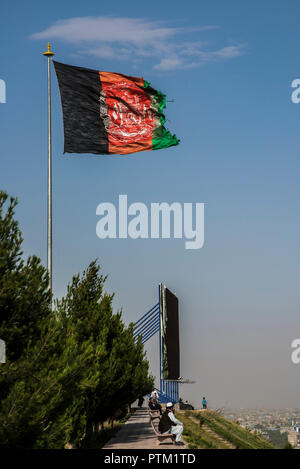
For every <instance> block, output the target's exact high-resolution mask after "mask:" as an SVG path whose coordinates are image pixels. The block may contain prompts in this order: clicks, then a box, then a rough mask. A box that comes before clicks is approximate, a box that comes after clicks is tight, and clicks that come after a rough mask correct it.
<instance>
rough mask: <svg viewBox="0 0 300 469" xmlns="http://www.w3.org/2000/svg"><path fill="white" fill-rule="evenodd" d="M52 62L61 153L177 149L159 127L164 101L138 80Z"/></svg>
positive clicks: (105, 152) (121, 152)
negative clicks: (60, 120)
mask: <svg viewBox="0 0 300 469" xmlns="http://www.w3.org/2000/svg"><path fill="white" fill-rule="evenodd" d="M53 63H54V67H55V71H56V75H57V80H58V84H59V88H60V95H61V102H62V110H63V122H64V152H65V153H95V154H110V153H112V154H121V155H124V154H128V153H135V152H138V151H145V150H158V149H160V148H167V147H170V146H172V145H178V143H179V139H178V138H177V137H176V135H172V134H171V133H170V132H169V131H168V130H167V129H166V128H165V127H164V124H165V116H164V114H163V109H164V108H165V107H166V96H165V95H164V94H163V93H161V92H160V91H156V90H155V89H154V88H152V87H151V86H150V84H149V83H148V82H147V81H145V80H144V79H143V78H138V77H131V76H127V75H123V74H121V73H111V72H102V71H96V70H91V69H87V68H82V67H75V66H71V65H66V64H62V63H59V62H55V61H54V62H53Z"/></svg>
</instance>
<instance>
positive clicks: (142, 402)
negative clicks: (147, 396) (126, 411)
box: [138, 396, 144, 408]
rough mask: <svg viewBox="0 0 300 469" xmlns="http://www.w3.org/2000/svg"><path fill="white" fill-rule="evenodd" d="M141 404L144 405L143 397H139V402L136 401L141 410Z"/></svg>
mask: <svg viewBox="0 0 300 469" xmlns="http://www.w3.org/2000/svg"><path fill="white" fill-rule="evenodd" d="M143 404H144V398H143V396H141V397H139V401H138V406H139V408H141V407H142V406H143Z"/></svg>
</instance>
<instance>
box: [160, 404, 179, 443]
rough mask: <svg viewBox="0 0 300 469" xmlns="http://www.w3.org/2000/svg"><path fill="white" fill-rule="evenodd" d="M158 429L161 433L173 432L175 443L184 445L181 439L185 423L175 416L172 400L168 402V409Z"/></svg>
mask: <svg viewBox="0 0 300 469" xmlns="http://www.w3.org/2000/svg"><path fill="white" fill-rule="evenodd" d="M158 429H159V431H160V433H163V434H167V433H172V434H173V435H175V445H178V446H180V445H184V443H183V442H182V441H181V435H182V432H183V423H182V422H180V420H178V419H177V418H176V417H175V415H174V405H173V403H172V402H168V403H167V405H166V410H165V412H164V413H163V415H162V417H161V419H160V422H159V425H158Z"/></svg>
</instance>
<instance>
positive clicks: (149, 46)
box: [31, 16, 244, 71]
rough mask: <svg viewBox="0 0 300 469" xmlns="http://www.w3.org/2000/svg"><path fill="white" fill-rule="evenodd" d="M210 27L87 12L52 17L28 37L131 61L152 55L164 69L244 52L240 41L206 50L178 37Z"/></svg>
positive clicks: (196, 42)
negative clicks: (173, 24) (186, 26)
mask: <svg viewBox="0 0 300 469" xmlns="http://www.w3.org/2000/svg"><path fill="white" fill-rule="evenodd" d="M211 29H216V27H215V26H211V25H204V26H199V27H189V28H183V27H171V26H169V25H167V24H166V22H162V21H150V20H146V19H142V18H118V17H104V16H98V17H91V16H87V17H79V18H69V19H64V20H59V21H56V22H55V23H54V24H52V25H50V26H49V27H48V28H47V29H45V30H44V31H41V32H38V33H35V34H33V35H32V36H31V37H32V38H33V39H45V40H53V39H57V40H61V41H64V42H67V43H69V44H74V45H76V48H77V53H79V54H88V55H93V56H95V57H99V58H103V59H113V60H130V61H131V62H136V61H138V60H142V59H143V60H149V59H150V60H151V59H152V61H153V60H154V62H155V63H154V65H153V68H155V69H156V70H164V71H167V70H174V69H179V68H191V67H198V66H201V65H203V64H205V63H208V62H212V61H216V60H226V59H233V58H235V57H238V56H240V55H242V54H243V53H244V47H243V46H242V45H233V46H224V47H222V48H220V49H217V50H215V51H210V50H207V49H208V43H207V42H204V41H199V40H197V39H195V40H194V41H187V40H182V35H187V34H192V33H193V34H195V33H196V34H197V33H198V34H199V33H200V32H205V31H209V30H211ZM184 37H185V36H184ZM180 39H181V40H180Z"/></svg>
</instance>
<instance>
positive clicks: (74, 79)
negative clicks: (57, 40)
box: [53, 61, 109, 154]
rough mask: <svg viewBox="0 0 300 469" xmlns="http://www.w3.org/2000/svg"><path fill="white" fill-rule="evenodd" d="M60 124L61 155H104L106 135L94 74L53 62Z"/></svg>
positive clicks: (103, 111) (99, 84)
mask: <svg viewBox="0 0 300 469" xmlns="http://www.w3.org/2000/svg"><path fill="white" fill-rule="evenodd" d="M53 63H54V67H55V72H56V76H57V80H58V85H59V89H60V97H61V104H62V110H63V122H64V153H96V154H107V153H109V150H108V135H107V129H106V128H105V120H104V119H103V118H102V117H101V116H103V115H105V114H107V111H106V112H105V110H103V109H102V110H101V112H100V106H102V107H103V104H104V105H105V103H100V93H101V89H102V88H101V81H100V75H99V73H98V72H97V71H95V70H90V69H88V68H82V67H75V66H71V65H66V64H62V63H59V62H55V61H53Z"/></svg>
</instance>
